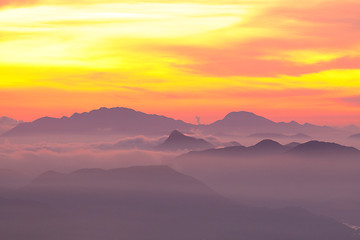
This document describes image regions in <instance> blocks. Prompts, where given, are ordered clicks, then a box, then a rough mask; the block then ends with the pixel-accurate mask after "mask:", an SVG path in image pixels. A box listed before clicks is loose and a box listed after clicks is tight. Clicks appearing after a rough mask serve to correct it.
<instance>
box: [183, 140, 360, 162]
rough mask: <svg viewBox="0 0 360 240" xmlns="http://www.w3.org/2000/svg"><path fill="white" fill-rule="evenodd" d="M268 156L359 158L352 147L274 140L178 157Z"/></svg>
mask: <svg viewBox="0 0 360 240" xmlns="http://www.w3.org/2000/svg"><path fill="white" fill-rule="evenodd" d="M269 154H290V155H296V156H310V157H318V156H319V155H320V156H326V157H329V158H333V157H339V156H340V157H359V158H360V151H359V150H358V149H356V148H354V147H347V146H343V145H340V144H336V143H330V142H320V141H309V142H306V143H302V144H300V143H290V144H287V145H282V144H280V143H278V142H276V141H274V140H271V139H265V140H262V141H260V142H259V143H257V144H255V145H253V146H249V147H244V146H233V147H224V148H215V149H209V150H204V151H192V152H189V153H187V154H184V155H182V156H180V157H186V156H187V155H189V156H191V155H199V156H201V155H206V156H227V157H238V156H244V155H246V156H258V155H269Z"/></svg>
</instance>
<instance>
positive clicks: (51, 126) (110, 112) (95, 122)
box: [2, 107, 337, 138]
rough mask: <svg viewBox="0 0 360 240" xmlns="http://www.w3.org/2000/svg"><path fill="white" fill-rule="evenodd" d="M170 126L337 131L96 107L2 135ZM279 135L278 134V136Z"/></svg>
mask: <svg viewBox="0 0 360 240" xmlns="http://www.w3.org/2000/svg"><path fill="white" fill-rule="evenodd" d="M173 129H178V130H179V131H190V130H200V131H202V132H206V133H211V134H212V133H232V134H254V133H258V132H271V133H274V134H288V135H289V134H290V135H291V134H292V135H294V134H298V133H302V135H294V136H293V137H301V138H304V137H307V136H306V134H313V133H329V132H336V131H337V130H336V129H334V128H331V127H328V126H316V125H312V124H308V123H305V124H299V123H297V122H295V121H292V122H288V123H285V122H274V121H271V120H269V119H267V118H264V117H261V116H258V115H256V114H254V113H250V112H245V111H240V112H231V113H229V114H227V115H226V116H225V117H224V118H223V119H222V120H218V121H216V122H214V123H211V124H208V125H194V124H190V123H186V122H184V121H181V120H175V119H172V118H168V117H165V116H160V115H154V114H146V113H143V112H139V111H135V110H133V109H129V108H121V107H117V108H100V109H97V110H93V111H90V112H84V113H80V114H79V113H75V114H73V115H72V116H70V117H62V118H51V117H43V118H40V119H37V120H35V121H33V122H24V123H20V124H18V125H17V126H16V127H14V128H13V129H11V130H9V131H7V132H6V133H4V134H3V135H2V136H6V137H10V136H34V135H46V134H48V135H61V134H131V135H141V134H142V135H151V134H154V135H162V134H166V133H168V132H170V131H172V130H173ZM280 136H281V135H280Z"/></svg>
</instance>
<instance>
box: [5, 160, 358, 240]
mask: <svg viewBox="0 0 360 240" xmlns="http://www.w3.org/2000/svg"><path fill="white" fill-rule="evenodd" d="M21 194H23V195H22V196H23V197H24V198H25V197H26V198H30V199H36V200H37V201H41V202H44V203H46V204H47V205H49V206H51V207H52V208H54V209H57V210H61V211H63V213H64V214H66V216H67V217H63V218H62V219H63V221H65V223H66V222H67V218H68V221H70V222H71V224H72V226H73V227H68V228H67V229H65V230H61V231H62V232H61V233H62V234H64V232H63V231H65V233H66V234H67V235H68V237H67V239H69V240H75V239H87V240H95V239H99V237H100V236H102V239H117V238H118V236H121V237H123V238H124V239H132V240H143V239H157V240H168V239H175V240H182V239H188V240H198V239H207V240H217V239H227V240H238V239H239V237H241V238H243V237H244V238H245V239H252V240H288V239H292V240H303V239H307V240H325V239H326V240H339V239H342V240H355V239H356V238H355V236H354V232H353V230H351V229H350V228H348V227H347V226H345V225H343V224H340V223H338V222H336V221H334V220H332V219H330V218H327V217H321V216H316V215H313V214H311V213H309V212H307V211H305V210H303V209H301V208H284V209H278V210H273V209H265V208H253V207H251V208H250V207H245V206H242V205H238V204H236V203H235V202H233V201H230V200H227V199H226V198H223V197H222V196H220V195H219V194H217V193H215V192H214V191H212V190H211V189H209V188H208V187H207V186H206V185H205V184H203V183H201V182H199V181H198V180H196V179H194V178H192V177H189V176H187V175H183V174H181V173H178V172H176V171H174V170H172V169H171V168H169V167H165V166H145V167H131V168H124V169H113V170H101V169H82V170H78V171H75V172H72V173H70V174H60V173H55V172H47V173H45V174H43V175H41V176H40V177H38V178H37V179H35V180H34V181H33V182H32V183H31V184H30V185H29V187H27V188H25V189H24V190H23V192H22V193H20V195H19V196H21ZM1 218H2V216H1V215H0V219H1ZM32 224H33V222H32V221H29V222H28V225H27V226H31V225H32ZM64 225H65V224H64ZM64 225H62V223H61V222H60V223H59V226H64ZM19 230H20V231H21V228H18V229H17V231H19ZM51 230H52V232H51V233H53V234H54V236H56V235H57V234H56V233H57V231H59V230H56V229H55V230H53V229H51ZM10 232H11V230H10ZM179 233H181V234H179ZM30 236H31V235H30ZM54 236H53V237H52V238H47V239H49V240H52V239H56V238H54ZM25 237H26V238H25ZM23 239H29V235H26V236H23V238H21V237H20V238H13V239H12V240H23Z"/></svg>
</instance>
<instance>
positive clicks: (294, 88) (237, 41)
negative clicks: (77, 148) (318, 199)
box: [0, 0, 360, 125]
mask: <svg viewBox="0 0 360 240" xmlns="http://www.w3.org/2000/svg"><path fill="white" fill-rule="evenodd" d="M359 11H360V1H358V0H354V1H349V0H343V1H338V0H337V1H330V0H303V1H292V0H244V1H240V0H229V1H227V0H221V1H220V0H192V1H182V0H153V1H146V0H143V1H136V0H133V1H127V0H124V1H119V0H118V1H116V0H101V1H100V0H73V1H70V0H43V1H42V0H40V1H36V0H34V1H32V0H15V1H14V0H0V76H1V80H0V110H1V111H0V115H5V116H9V117H13V118H16V119H22V120H25V121H31V120H34V119H36V118H38V117H42V116H53V117H60V116H63V115H71V114H72V113H73V112H83V111H88V110H92V109H95V108H99V107H103V106H105V107H115V106H122V107H129V108H133V109H136V110H140V111H144V112H146V113H156V114H162V115H166V116H170V117H174V118H177V119H183V120H185V121H188V122H195V116H200V117H201V121H202V122H203V123H208V122H211V121H213V120H217V119H219V118H222V117H223V116H224V115H225V114H226V113H228V112H230V111H240V110H246V111H251V112H254V113H256V114H258V115H262V116H265V117H268V118H270V119H272V120H276V121H291V120H296V121H299V122H301V123H303V122H312V123H317V124H329V125H336V124H338V125H346V124H349V123H355V124H359V125H360V14H359Z"/></svg>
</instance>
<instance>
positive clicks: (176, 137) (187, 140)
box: [157, 130, 214, 151]
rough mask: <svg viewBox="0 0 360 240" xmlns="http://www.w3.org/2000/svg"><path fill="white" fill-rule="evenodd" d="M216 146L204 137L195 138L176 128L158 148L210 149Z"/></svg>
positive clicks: (169, 149)
mask: <svg viewBox="0 0 360 240" xmlns="http://www.w3.org/2000/svg"><path fill="white" fill-rule="evenodd" d="M213 147H214V146H213V145H212V144H211V143H209V142H207V141H205V140H204V139H199V138H194V137H190V136H186V135H184V134H182V133H181V132H179V131H178V130H174V131H172V132H171V134H170V135H169V137H168V138H167V139H166V140H165V142H163V143H162V144H160V145H159V146H158V147H157V149H159V150H167V151H176V150H202V149H210V148H213Z"/></svg>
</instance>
